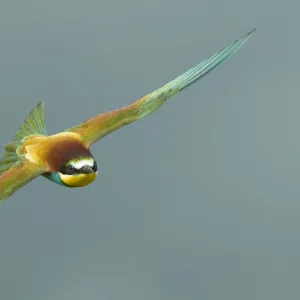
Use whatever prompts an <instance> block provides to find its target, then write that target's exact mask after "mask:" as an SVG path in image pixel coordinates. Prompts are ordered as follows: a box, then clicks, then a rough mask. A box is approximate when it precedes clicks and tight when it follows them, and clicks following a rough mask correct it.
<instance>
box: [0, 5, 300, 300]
mask: <svg viewBox="0 0 300 300" xmlns="http://www.w3.org/2000/svg"><path fill="white" fill-rule="evenodd" d="M299 8H300V7H299V4H297V2H295V1H291V0H287V1H284V2H282V1H271V0H265V1H261V0H253V1H238V0H227V1H225V2H224V1H222V0H213V1H211V0H204V1H194V0H186V1H177V0H159V1H158V0H153V1H137V0H126V1H124V0H109V1H108V0H107V1H94V0H86V1H77V0H75V1H74V0H73V1H71V0H52V1H37V0H33V1H21V0H16V1H9V0H2V1H1V4H0V70H1V71H0V99H1V100H0V101H1V110H0V128H1V131H0V133H1V144H5V143H7V142H9V141H10V140H11V138H12V136H13V135H14V133H15V131H16V130H17V129H18V128H19V126H20V125H21V123H22V122H23V120H24V119H25V117H26V115H27V114H28V113H29V112H30V110H31V109H32V108H33V107H34V106H35V105H36V104H37V103H38V102H39V101H41V100H44V101H45V102H46V124H47V130H48V132H49V134H54V133H56V132H59V131H63V130H65V129H67V128H69V127H71V126H73V125H76V124H78V123H80V122H82V121H84V120H86V119H88V118H89V117H92V116H94V115H95V114H98V113H100V112H104V111H107V110H111V109H115V108H118V107H120V106H124V105H127V104H129V103H131V102H132V101H134V100H136V99H138V98H140V97H142V96H143V95H145V94H146V93H149V92H151V91H153V90H154V89H156V88H158V87H160V86H161V85H163V84H164V83H166V82H168V81H169V80H171V79H173V78H175V77H177V76H178V75H180V74H181V73H183V72H184V71H186V70H187V69H189V68H190V67H192V66H194V65H195V64H197V63H199V62H200V61H202V60H203V59H206V58H208V57H210V56H211V55H212V54H214V53H215V52H217V51H219V50H221V49H222V48H223V47H225V46H227V45H228V44H229V43H231V42H233V41H234V40H236V39H237V38H239V37H241V36H242V35H244V34H245V33H247V32H248V31H249V30H251V29H252V28H254V27H256V28H257V31H256V32H255V33H254V34H253V36H252V37H251V38H250V39H249V40H248V42H247V43H246V44H245V45H244V47H243V48H242V49H241V50H239V51H238V52H237V53H236V54H235V55H234V56H233V57H232V58H231V59H230V60H228V61H226V62H225V63H224V64H222V65H221V66H220V67H218V68H217V69H215V70H214V71H213V72H212V73H210V74H209V75H208V76H207V77H205V78H204V79H203V80H201V81H200V82H198V83H197V84H195V85H193V86H192V87H190V88H189V89H187V90H185V91H184V92H183V93H181V94H180V95H178V96H177V97H176V98H174V99H173V101H171V102H169V103H168V104H167V105H165V106H163V107H162V108H161V109H160V110H159V111H158V112H156V113H155V114H154V115H152V116H149V117H147V118H145V119H143V120H141V121H139V122H137V123H134V124H132V125H130V126H127V127H124V128H122V129H121V130H119V131H117V132H115V133H113V134H112V135H109V136H107V137H106V138H105V139H103V140H101V141H100V142H99V143H97V144H95V145H94V146H93V147H92V152H93V154H94V156H95V157H96V159H97V161H98V165H99V176H98V179H97V181H96V182H95V183H93V184H92V185H90V186H87V187H85V188H81V189H67V188H64V187H60V186H58V185H55V184H52V183H51V182H50V181H48V180H46V179H44V178H42V177H40V178H38V179H36V180H34V181H32V182H31V183H30V184H29V185H27V186H25V187H24V188H23V189H22V190H20V191H19V192H17V193H16V194H15V195H14V196H13V197H12V198H10V199H9V200H7V201H6V202H5V203H4V204H3V205H1V209H0V249H1V250H0V254H1V255H0V295H1V299H5V300H16V299H22V300H40V299H43V300H52V299H72V300H79V299H102V300H117V299H122V300H127V299H128V300H140V299H143V300H153V299H156V300H168V299H172V300H181V299H185V300H197V299H202V300H216V299H222V300H235V299H236V300H241V299H243V300H253V299H263V300H267V299H272V300H275V299H298V298H299V297H300V292H299V279H300V271H299V269H300V260H299V253H300V239H299V231H300V220H299V211H300V185H299V182H300V155H299V150H300V142H299V128H300V118H299V115H300V99H299V95H300V91H299V75H300V71H299V61H298V59H295V58H297V57H298V54H299V51H300V38H299V34H298V27H299V15H298V12H299Z"/></svg>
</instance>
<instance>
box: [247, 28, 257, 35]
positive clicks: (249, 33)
mask: <svg viewBox="0 0 300 300" xmlns="http://www.w3.org/2000/svg"><path fill="white" fill-rule="evenodd" d="M255 30H256V27H255V28H253V29H252V30H251V31H249V32H248V33H247V34H246V35H248V36H250V35H251V34H252V33H253V32H254V31H255Z"/></svg>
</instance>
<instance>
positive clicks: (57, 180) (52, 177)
mask: <svg viewBox="0 0 300 300" xmlns="http://www.w3.org/2000/svg"><path fill="white" fill-rule="evenodd" d="M43 176H44V177H45V178H47V179H49V180H51V181H52V182H54V183H57V184H59V185H63V186H65V187H71V186H68V185H66V184H65V183H63V182H62V181H61V179H60V177H59V174H58V173H57V172H52V173H44V174H43Z"/></svg>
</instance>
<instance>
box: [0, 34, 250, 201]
mask: <svg viewBox="0 0 300 300" xmlns="http://www.w3.org/2000/svg"><path fill="white" fill-rule="evenodd" d="M254 30H255V29H254ZM254 30H252V31H250V32H249V33H247V34H246V35H244V36H243V37H241V38H240V39H238V40H236V41H235V42H233V43H231V44H230V45H228V46H227V47H226V48H224V49H223V50H222V51H219V52H218V53H216V54H214V55H213V56H211V57H210V58H209V59H206V60H204V61H202V62H201V63H200V64H198V65H196V66H195V67H193V68H191V69H190V70H188V71H187V72H185V73H184V74H182V75H180V76H179V77H177V78H175V79H174V80H172V81H170V82H169V83H167V84H165V85H164V86H162V87H161V88H159V89H157V90H155V91H153V92H152V93H150V94H147V95H145V96H144V97H142V98H141V99H139V100H137V101H135V102H134V103H132V104H130V105H128V106H126V107H123V108H120V109H116V110H114V111H110V112H106V113H102V114H99V115H97V116H95V117H93V118H91V119H89V120H87V121H85V122H83V123H81V124H79V125H77V126H74V127H72V128H70V129H68V130H66V131H64V132H61V133H58V134H55V135H50V136H48V135H47V133H46V129H45V121H44V102H40V103H39V104H38V105H37V107H36V108H34V109H33V110H32V111H31V112H30V114H29V115H28V116H27V118H26V119H25V121H24V122H23V124H22V126H21V127H20V129H19V130H18V131H17V132H16V134H15V136H14V138H13V140H12V142H10V143H8V144H6V145H5V146H4V154H3V157H2V159H1V160H0V200H4V199H6V198H8V197H9V196H11V195H12V194H13V193H14V192H15V191H17V190H18V189H19V188H21V187H22V186H23V185H25V184H26V183H28V182H29V181H31V180H32V179H34V178H35V177H37V176H39V175H42V176H44V177H45V178H47V179H49V180H51V181H52V182H54V183H57V184H60V185H62V186H67V187H82V186H85V185H87V184H89V183H91V182H93V181H94V180H95V178H96V177H97V174H98V169H97V164H96V161H95V159H94V157H93V155H92V154H91V152H90V150H89V148H90V146H91V145H92V144H93V143H95V142H96V141H98V140H99V139H101V138H103V137H104V136H106V135H107V134H109V133H111V132H113V131H115V130H117V129H119V128H120V127H122V126H125V125H128V124H130V123H132V122H134V121H136V120H139V119H141V118H143V117H145V116H147V115H150V114H152V113H153V112H155V111H156V110H157V109H158V108H159V107H160V106H161V105H162V104H163V103H164V102H166V101H167V100H168V99H170V98H171V97H172V96H174V95H176V94H177V93H179V92H180V91H182V90H183V89H185V88H187V87H188V86H190V85H191V84H193V83H194V82H196V81H197V80H199V79H200V78H202V77H203V76H205V75H206V74H208V73H209V72H210V71H211V70H213V69H214V68H215V67H217V66H218V65H219V64H221V63H222V62H224V61H225V60H226V59H228V58H229V57H231V56H232V55H233V54H234V53H235V52H236V51H237V50H239V49H240V48H241V47H242V46H243V45H244V43H245V42H246V41H247V40H248V38H249V37H250V36H251V34H252V33H253V31H254Z"/></svg>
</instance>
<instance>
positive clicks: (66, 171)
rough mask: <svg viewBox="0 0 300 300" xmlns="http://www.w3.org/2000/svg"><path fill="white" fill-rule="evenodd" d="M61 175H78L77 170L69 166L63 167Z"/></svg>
mask: <svg viewBox="0 0 300 300" xmlns="http://www.w3.org/2000/svg"><path fill="white" fill-rule="evenodd" d="M60 173H62V174H65V175H73V174H75V173H76V169H75V168H74V167H73V166H71V165H67V166H63V167H62V168H61V169H60Z"/></svg>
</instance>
